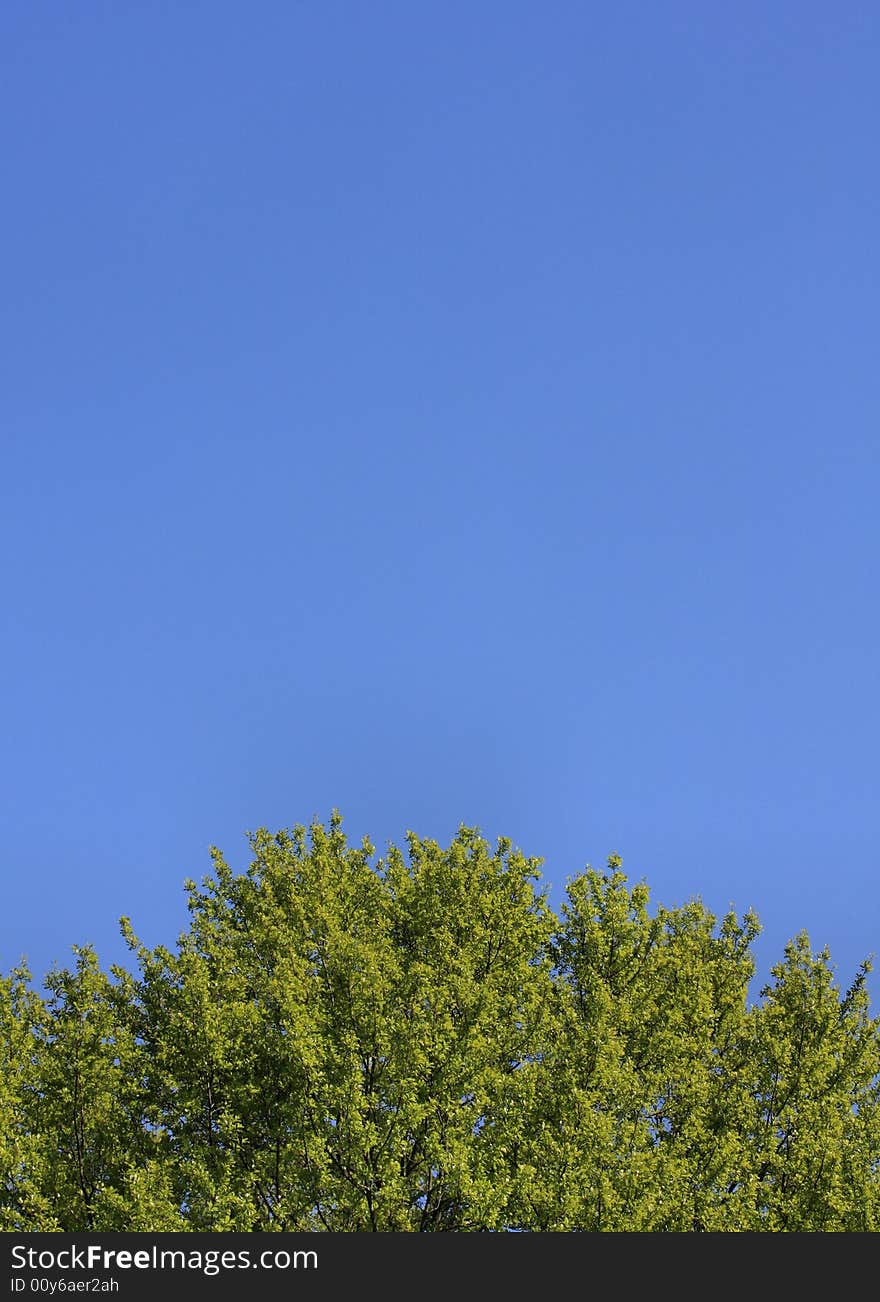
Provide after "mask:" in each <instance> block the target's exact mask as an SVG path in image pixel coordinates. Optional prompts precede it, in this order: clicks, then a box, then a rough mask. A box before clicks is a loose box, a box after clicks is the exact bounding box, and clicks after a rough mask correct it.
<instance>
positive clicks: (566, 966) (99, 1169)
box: [0, 813, 880, 1232]
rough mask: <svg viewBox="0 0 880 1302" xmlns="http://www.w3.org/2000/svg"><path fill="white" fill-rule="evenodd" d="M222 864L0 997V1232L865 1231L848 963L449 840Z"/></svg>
mask: <svg viewBox="0 0 880 1302" xmlns="http://www.w3.org/2000/svg"><path fill="white" fill-rule="evenodd" d="M250 842H251V848H252V853H253V862H252V863H251V866H250V868H249V869H248V870H247V872H246V873H244V874H241V875H236V874H234V873H233V872H232V871H231V870H230V868H229V867H228V866H227V864H226V863H225V861H224V859H223V857H222V855H221V854H220V852H219V851H216V850H215V851H213V852H212V855H213V872H212V874H211V875H210V876H208V877H206V878H205V879H204V880H203V881H202V882H201V884H200V885H197V884H196V883H195V882H192V881H190V882H187V892H188V906H189V912H190V915H191V920H190V924H189V929H188V930H187V931H186V932H184V934H183V935H181V936H180V938H179V941H178V944H177V947H176V949H174V950H172V949H168V948H165V947H163V946H159V947H157V948H156V949H152V950H151V949H147V948H146V947H144V946H143V945H142V944H141V943H140V942H139V941H138V940H137V938H136V936H135V934H134V932H133V931H132V928H131V925H130V923H129V922H128V920H127V919H123V920H122V926H123V931H124V934H125V936H126V938H127V940H128V944H129V946H130V948H131V952H132V955H133V960H134V961H133V964H132V969H133V970H131V971H129V970H127V969H124V968H122V967H112V968H111V969H110V970H109V972H107V973H105V972H104V971H102V969H101V967H100V965H99V962H98V958H97V956H96V954H95V953H94V951H93V950H92V949H91V948H90V947H75V963H74V965H73V967H72V968H70V969H60V970H59V969H56V970H53V971H52V972H51V973H50V974H49V976H48V978H47V979H46V982H45V992H44V993H43V994H39V993H37V992H36V990H35V989H34V987H33V984H32V981H31V977H30V974H29V973H28V972H27V970H26V969H24V968H19V969H16V970H15V971H13V972H12V973H11V974H10V976H9V977H7V978H4V979H3V980H2V982H0V1026H2V1037H0V1053H2V1061H0V1229H2V1230H7V1231H9V1230H18V1231H23V1230H25V1231H26V1230H56V1231H82V1230H92V1231H122V1230H139V1231H152V1232H157V1231H168V1230H193V1231H196V1230H209V1231H224V1230H235V1231H242V1230H245V1231H257V1230H316V1231H321V1230H327V1231H380V1232H383V1231H384V1232H388V1231H444V1230H448V1231H502V1230H519V1231H541V1230H543V1231H547V1230H550V1231H597V1230H599V1231H604V1230H610V1231H626V1230H638V1231H661V1230H662V1231H689V1232H690V1231H700V1230H704V1231H755V1230H758V1231H803V1230H810V1231H853V1230H872V1231H873V1230H876V1229H878V1226H880V1095H878V1071H880V1024H878V1022H877V1021H876V1020H874V1019H872V1017H871V1016H870V1010H869V1004H868V996H867V991H866V986H865V975H866V973H867V971H868V970H869V969H868V964H867V963H865V964H864V965H863V967H862V968H861V969H860V971H859V972H858V973H857V975H856V977H855V980H854V981H853V982H852V984H851V986H850V987H849V988H848V989H847V990H845V991H843V990H841V989H840V988H838V986H837V985H836V983H835V980H834V976H833V970H832V967H831V963H830V958H829V955H828V953H827V951H822V952H820V953H818V954H816V953H813V952H812V950H811V948H810V945H809V942H808V940H807V938H806V936H804V935H799V936H797V938H796V939H794V940H792V941H791V943H790V944H789V945H788V946H787V947H786V949H785V952H784V955H783V957H782V958H781V960H780V961H779V962H778V963H777V964H776V966H775V967H774V968H773V969H772V975H771V979H770V981H769V983H768V985H767V986H766V987H765V988H764V990H763V991H762V992H761V996H760V999H759V1000H758V1001H757V1002H755V1003H752V1004H750V1003H749V999H748V987H749V982H750V980H751V978H752V976H753V974H754V962H753V958H752V954H751V949H752V943H753V941H754V939H755V937H756V936H757V934H758V931H759V926H758V922H757V920H756V918H755V917H754V916H753V915H751V914H747V915H745V916H744V917H742V918H738V917H737V916H735V915H734V914H730V915H729V916H727V917H725V918H723V919H722V920H720V922H719V921H718V920H717V919H716V918H715V917H713V915H712V914H711V913H710V912H709V911H708V910H707V909H706V908H705V907H704V906H703V904H702V903H701V902H699V901H691V902H689V903H687V904H685V905H683V906H681V907H676V908H664V907H660V908H657V909H654V910H653V911H652V910H651V908H650V907H649V905H650V900H649V893H648V889H647V887H646V886H645V885H644V884H641V883H638V884H631V883H630V882H629V881H628V879H627V877H626V876H625V874H624V872H623V871H622V866H621V862H620V860H619V859H617V858H612V859H610V860H609V861H608V864H607V868H606V869H605V870H604V871H595V870H593V869H591V868H589V867H588V868H587V869H585V870H584V871H583V872H582V873H581V874H579V875H578V876H576V877H575V878H574V879H573V880H571V881H570V882H569V884H568V893H567V900H566V903H565V905H564V906H563V907H562V909H561V911H560V913H559V915H558V916H557V915H556V914H555V913H554V912H553V910H552V909H551V908H550V907H549V904H548V902H547V899H546V897H545V894H544V893H543V892H542V891H541V889H540V887H539V879H540V873H539V867H540V861H539V860H536V859H531V858H526V857H525V856H523V855H522V854H521V853H520V852H519V851H518V850H516V849H515V848H514V847H513V846H512V845H511V843H510V842H509V841H507V840H505V839H500V840H499V841H498V842H497V845H496V846H494V847H492V846H490V845H489V844H488V843H487V842H486V841H485V840H483V839H482V837H481V836H480V834H479V832H478V831H477V830H476V829H473V828H467V827H462V828H461V829H460V830H459V832H458V834H457V836H456V837H455V838H454V840H453V841H452V843H451V844H450V845H449V846H448V847H447V848H443V847H441V846H440V845H438V844H436V843H435V842H433V841H430V840H421V839H419V838H418V837H417V836H415V835H413V834H410V835H409V836H408V837H407V842H406V849H405V851H404V850H401V849H398V848H396V847H391V848H390V849H389V851H388V852H387V854H385V855H384V856H382V857H377V855H376V852H375V849H374V847H373V846H371V845H370V844H369V843H368V842H364V843H363V844H361V845H360V846H356V847H355V846H351V845H349V844H348V842H347V840H346V837H345V835H344V833H343V829H342V823H341V819H340V817H339V815H338V814H335V813H334V815H333V816H332V818H331V820H330V822H329V824H328V825H327V826H325V825H323V824H321V823H319V822H315V823H313V824H312V826H311V827H310V828H308V829H306V828H303V827H296V828H294V829H292V830H291V831H282V832H279V833H277V834H275V835H273V834H270V833H269V832H268V831H265V830H262V831H259V832H257V833H255V834H254V835H253V836H251V838H250Z"/></svg>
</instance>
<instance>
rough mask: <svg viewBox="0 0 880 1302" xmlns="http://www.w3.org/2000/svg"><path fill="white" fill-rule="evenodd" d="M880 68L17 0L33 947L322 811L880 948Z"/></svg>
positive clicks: (16, 932)
mask: <svg viewBox="0 0 880 1302" xmlns="http://www.w3.org/2000/svg"><path fill="white" fill-rule="evenodd" d="M878 56H880V12H878V9H877V8H876V6H873V5H868V4H861V3H851V2H850V0H847V2H845V3H841V4H837V5H827V4H818V3H772V4H766V3H761V4H758V3H751V2H750V0H746V2H744V3H738V4H736V5H706V4H702V3H696V2H694V3H680V2H679V3H670V4H667V5H655V4H649V3H615V4H613V5H611V4H607V5H590V4H582V3H543V4H540V5H538V4H534V3H532V4H523V3H516V2H514V3H510V2H507V0H505V3H503V4H502V3H500V0H499V2H494V0H492V2H488V0H483V2H479V0H478V2H476V3H474V2H473V0H471V2H469V3H467V4H464V3H459V2H457V0H452V2H450V0H444V3H442V4H440V3H434V2H433V0H429V2H426V3H421V4H416V5H413V4H405V3H400V2H399V0H382V3H378V4H371V5H367V4H356V3H353V2H351V0H349V2H348V3H338V2H333V0H330V2H328V0H322V2H321V3H320V4H317V3H313V4H305V3H280V2H276V0H265V2H264V3H260V4H256V5H244V4H232V3H225V2H218V0H213V2H212V3H188V2H187V0H182V2H181V3H175V4H173V5H172V4H149V5H147V4H141V3H130V2H129V3H125V2H124V0H123V2H121V3H114V4H107V3H97V2H94V0H87V2H84V3H82V4H77V5H66V4H62V3H60V0H54V2H52V3H49V2H47V0H43V2H41V3H33V2H32V0H27V2H26V3H25V2H24V0H6V3H5V4H4V5H3V7H2V12H0V64H2V76H0V156H2V159H3V192H4V200H3V204H2V208H0V234H2V246H3V292H2V295H0V345H2V347H0V359H2V360H0V366H2V382H0V452H2V459H0V471H2V472H0V537H2V546H3V556H4V565H3V603H2V634H0V667H2V684H3V712H2V720H3V727H2V748H0V782H2V790H3V800H2V819H3V826H2V857H3V866H2V886H3V899H4V908H3V909H2V912H0V969H2V970H3V971H8V969H9V968H10V967H11V966H12V965H13V964H14V963H15V962H16V961H17V960H18V958H19V956H20V955H21V954H26V955H27V957H28V959H29V961H30V963H31V966H32V968H33V970H34V972H35V974H36V975H37V976H38V977H41V976H42V974H43V973H44V972H45V970H46V969H47V968H48V966H49V965H50V963H51V962H52V961H53V960H56V959H57V960H60V961H67V960H68V959H69V957H70V945H71V944H73V943H74V942H77V943H82V942H85V941H92V942H94V943H95V945H96V946H97V948H98V951H99V953H100V955H101V956H102V958H103V959H104V961H105V962H111V961H118V960H120V959H122V958H123V957H124V956H125V954H126V951H125V949H124V947H123V945H122V942H121V940H120V939H119V937H118V932H117V922H116V920H117V918H118V916H119V915H120V914H121V913H126V914H130V915H131V917H132V919H133V923H134V926H135V930H136V931H137V932H138V933H139V934H140V935H141V937H142V938H143V939H144V940H145V941H146V942H147V943H148V944H156V943H160V942H161V943H173V941H174V939H175V937H176V936H177V934H178V932H179V930H180V929H181V928H182V927H183V926H184V925H185V923H186V912H185V907H184V895H183V890H182V883H183V880H184V878H185V877H188V876H193V877H196V878H198V877H200V876H202V875H203V874H204V873H205V872H207V871H209V869H210V862H209V858H208V846H209V845H210V844H212V843H214V844H217V845H219V846H220V847H221V848H222V849H223V850H224V852H225V853H226V856H227V859H228V860H229V862H230V863H231V864H232V865H234V866H235V867H239V868H244V867H245V866H246V864H247V862H248V846H247V842H246V839H245V833H246V832H247V830H248V829H255V828H257V827H259V826H268V827H270V828H273V829H277V828H280V827H284V826H290V825H291V824H293V823H298V822H308V821H309V820H310V819H311V818H312V817H313V816H317V817H319V818H321V819H326V818H327V817H329V814H330V811H331V809H332V808H333V807H338V808H339V809H340V810H341V811H342V814H343V816H344V819H345V825H346V828H347V831H348V832H349V834H350V835H351V837H352V838H353V839H354V840H360V838H361V837H362V836H363V835H364V834H369V835H370V836H371V837H372V839H373V840H374V841H375V842H376V843H377V844H378V845H379V847H380V848H381V847H383V846H385V845H386V844H387V843H388V842H389V841H394V842H397V843H400V842H401V840H402V838H403V835H404V832H405V831H406V829H407V828H412V829H413V830H415V831H416V832H418V833H419V834H420V835H423V836H433V837H436V838H437V839H439V840H441V841H448V840H449V839H450V838H451V837H452V835H453V834H454V832H455V829H456V827H457V826H458V824H459V823H462V822H464V823H468V824H478V825H480V826H481V827H482V829H483V831H484V833H485V834H486V835H487V836H488V837H489V838H490V839H494V838H495V837H496V836H498V835H506V836H510V837H511V838H512V839H513V840H514V842H515V843H516V844H518V845H519V846H520V847H521V848H522V849H523V850H524V851H526V852H527V853H529V854H536V855H543V856H544V857H545V869H544V872H545V880H546V881H547V882H548V883H549V884H550V887H551V900H552V901H553V902H554V903H555V904H557V905H558V904H559V903H560V902H561V898H562V891H563V887H564V882H565V879H566V877H567V876H568V875H569V874H572V873H575V872H578V871H579V870H580V869H581V868H582V867H583V866H584V864H585V863H587V862H591V863H593V864H595V865H599V864H601V863H602V862H603V861H604V859H605V857H606V856H607V855H608V854H609V853H612V852H618V853H620V854H621V855H622V856H623V858H624V866H625V868H626V870H627V871H628V872H629V873H630V874H631V875H632V876H633V877H634V878H642V877H644V878H646V879H647V881H648V882H649V884H650V885H651V888H652V893H653V897H654V899H655V901H659V902H663V903H667V904H675V903H681V902H683V901H684V900H685V899H687V898H689V897H691V896H693V895H702V897H703V899H704V900H705V901H706V903H707V904H708V905H709V906H710V907H711V908H712V909H714V910H715V911H717V912H723V911H725V910H726V909H727V907H728V906H729V905H733V906H734V907H735V908H737V909H738V910H739V911H742V910H744V909H746V908H749V907H752V908H754V909H756V910H757V912H758V914H759V916H760V917H761V919H762V921H763V923H764V927H765V931H764V935H763V937H762V938H761V940H760V942H759V945H758V951H757V952H758V956H759V960H760V962H761V963H762V964H764V965H767V964H769V963H770V962H772V961H774V960H775V959H777V958H778V957H781V953H782V948H783V945H784V943H785V941H786V939H787V938H788V937H789V936H791V935H793V934H794V933H795V932H796V931H798V930H800V929H801V928H806V929H807V930H808V931H809V933H810V936H811V939H812V940H813V942H814V944H815V945H817V946H819V945H822V944H825V943H827V944H828V945H829V946H830V947H831V951H832V957H833V959H834V960H835V962H836V964H837V966H838V970H839V974H840V978H841V980H842V981H847V980H848V979H849V978H850V977H851V975H852V974H853V971H854V970H855V967H856V965H857V964H858V962H859V961H860V960H861V959H862V958H863V957H865V956H866V955H867V954H869V953H871V952H874V951H880V874H878V868H880V852H878V838H877V813H878V799H877V773H878V760H877V754H878V724H880V708H878V703H880V691H878V687H880V682H878V678H880V675H878V665H880V655H878V636H880V613H878V612H880V603H878V584H877V563H878V552H880V511H878V500H880V437H878V436H880V402H878V388H880V369H878V363H877V339H878V321H877V304H878V289H880V284H878V268H880V258H878V239H877V232H878V229H880V179H878V168H877V148H876V135H877V122H878V120H880V119H878V113H880V102H878V101H880V80H878V77H877V67H878ZM872 989H874V990H875V991H876V990H877V985H876V977H875V978H873V982H872ZM875 1004H876V999H875Z"/></svg>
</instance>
